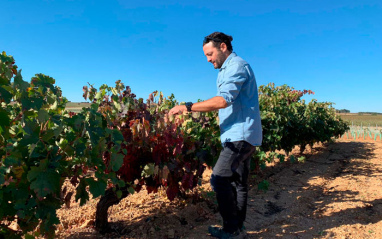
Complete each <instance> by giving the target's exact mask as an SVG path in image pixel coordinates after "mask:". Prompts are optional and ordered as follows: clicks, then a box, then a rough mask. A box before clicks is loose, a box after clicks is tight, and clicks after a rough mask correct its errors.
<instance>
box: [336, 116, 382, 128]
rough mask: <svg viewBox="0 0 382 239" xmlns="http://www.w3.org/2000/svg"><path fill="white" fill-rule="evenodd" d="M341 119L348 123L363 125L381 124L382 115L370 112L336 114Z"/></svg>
mask: <svg viewBox="0 0 382 239" xmlns="http://www.w3.org/2000/svg"><path fill="white" fill-rule="evenodd" d="M338 115H339V116H340V117H341V118H342V119H343V120H347V121H349V122H350V125H351V124H352V123H353V124H354V125H361V124H362V125H363V126H369V125H370V126H376V125H378V126H381V125H382V115H371V114H362V115H360V114H338Z"/></svg>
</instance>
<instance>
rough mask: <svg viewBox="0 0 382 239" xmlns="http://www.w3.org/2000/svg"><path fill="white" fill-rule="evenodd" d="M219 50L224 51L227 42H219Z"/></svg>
mask: <svg viewBox="0 0 382 239" xmlns="http://www.w3.org/2000/svg"><path fill="white" fill-rule="evenodd" d="M220 50H221V51H222V52H226V51H227V50H228V48H227V44H225V43H224V42H222V43H220Z"/></svg>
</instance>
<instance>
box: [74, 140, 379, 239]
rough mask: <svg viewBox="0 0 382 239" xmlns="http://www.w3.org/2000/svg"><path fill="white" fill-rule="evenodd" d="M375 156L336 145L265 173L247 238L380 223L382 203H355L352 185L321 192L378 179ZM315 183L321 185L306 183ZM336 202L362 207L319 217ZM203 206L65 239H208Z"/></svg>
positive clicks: (363, 146) (367, 149)
mask: <svg viewBox="0 0 382 239" xmlns="http://www.w3.org/2000/svg"><path fill="white" fill-rule="evenodd" d="M373 151H374V145H373V144H371V143H368V142H337V143H333V144H329V145H325V146H319V147H315V148H313V149H312V150H311V152H310V153H309V154H305V155H304V156H306V158H307V159H306V162H305V163H294V164H293V163H290V162H285V163H278V164H276V165H275V166H273V167H270V168H268V169H266V170H265V171H264V172H263V173H262V176H261V177H260V178H259V177H253V178H252V179H251V184H252V185H253V187H252V189H251V190H250V192H249V201H248V216H247V222H246V227H247V230H248V235H249V237H250V238H282V237H283V238H312V237H313V236H319V235H322V234H320V232H323V231H325V230H327V229H330V228H334V227H340V226H341V225H346V224H357V223H360V224H369V223H375V222H378V221H380V220H382V215H381V212H382V199H378V200H374V201H365V200H363V199H362V198H361V199H356V198H359V197H357V196H359V195H358V192H357V191H353V190H352V189H351V186H349V188H348V189H346V190H340V189H337V188H335V187H333V188H329V189H327V187H325V186H326V185H327V184H328V182H330V181H331V180H332V179H335V178H336V177H349V178H351V177H353V176H354V175H364V176H367V177H369V176H371V175H373V174H375V173H380V174H381V173H382V170H381V169H380V168H376V167H373V165H372V164H370V163H368V159H370V158H371V157H375V155H374V153H373ZM352 159H358V160H356V161H355V160H352ZM318 178H321V179H322V180H321V181H320V180H318V181H317V183H316V184H311V183H310V182H311V181H312V180H317V179H318ZM262 179H266V180H268V181H269V182H270V188H269V190H268V191H267V192H261V191H259V190H257V183H258V182H259V180H262ZM338 202H354V203H360V202H361V203H363V204H364V205H366V206H364V207H355V208H352V209H346V210H342V211H339V212H335V213H332V214H330V215H324V214H322V211H323V210H324V209H325V208H327V207H330V206H331V204H333V203H338ZM202 203H205V202H201V203H200V202H199V203H196V204H194V205H190V204H189V205H188V206H184V207H183V208H177V210H175V209H174V208H176V207H179V205H177V206H174V207H173V208H172V209H170V210H167V211H166V212H165V213H162V211H161V212H159V211H158V210H156V209H154V208H152V209H150V208H147V209H148V210H149V215H148V216H147V215H145V216H143V217H142V218H140V219H138V220H135V221H134V222H130V221H119V222H111V223H110V225H111V232H112V233H110V234H107V235H101V234H99V233H97V232H95V231H94V230H93V231H89V232H88V233H87V232H81V233H77V234H75V235H72V236H70V237H68V238H115V237H119V238H120V237H124V238H144V237H145V238H211V237H209V236H207V234H206V230H207V227H208V225H210V224H217V223H218V224H220V223H221V222H219V221H218V220H216V219H215V218H216V217H214V216H213V215H214V214H215V213H216V210H215V211H214V209H212V208H208V207H206V206H205V205H204V207H201V206H198V204H202ZM201 208H202V209H201ZM173 209H174V210H173ZM198 210H204V211H205V212H203V213H200V211H199V212H198ZM211 215H212V216H211ZM218 218H219V217H218ZM109 220H110V219H109ZM317 223H318V225H317ZM312 225H314V226H312ZM174 227H175V229H170V228H174ZM264 229H266V230H264ZM173 232H174V235H172V233H173ZM291 235H293V237H292V236H291ZM307 236H308V237H307Z"/></svg>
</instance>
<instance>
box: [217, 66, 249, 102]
mask: <svg viewBox="0 0 382 239" xmlns="http://www.w3.org/2000/svg"><path fill="white" fill-rule="evenodd" d="M228 69H229V70H228ZM228 69H226V70H225V71H224V73H223V76H222V79H221V81H220V85H219V86H218V94H217V95H218V96H221V97H223V98H224V99H225V101H226V102H227V106H230V105H232V103H233V102H234V101H235V100H236V97H237V96H238V95H239V92H240V90H241V87H242V86H243V84H244V82H245V81H246V79H247V72H246V70H245V67H244V66H243V64H240V63H236V62H235V63H233V64H232V65H230V67H229V68H228Z"/></svg>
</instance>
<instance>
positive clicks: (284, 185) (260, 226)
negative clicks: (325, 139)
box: [247, 142, 382, 238]
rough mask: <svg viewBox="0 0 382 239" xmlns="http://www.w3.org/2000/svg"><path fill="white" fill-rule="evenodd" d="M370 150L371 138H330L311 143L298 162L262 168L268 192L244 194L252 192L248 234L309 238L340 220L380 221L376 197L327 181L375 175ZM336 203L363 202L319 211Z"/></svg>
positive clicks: (378, 171) (381, 205)
mask: <svg viewBox="0 0 382 239" xmlns="http://www.w3.org/2000/svg"><path fill="white" fill-rule="evenodd" d="M374 150H375V146H374V144H372V143H368V142H338V143H333V144H330V145H327V146H324V147H320V148H315V149H314V150H313V152H312V153H311V154H310V155H305V156H306V157H307V160H306V162H305V163H303V164H289V165H287V166H285V165H282V164H278V165H276V166H275V167H274V168H272V169H271V170H272V171H274V170H275V171H276V172H277V173H276V174H274V173H273V172H265V174H267V173H268V174H269V175H270V176H269V177H267V176H266V178H267V180H269V181H270V185H271V187H270V189H269V190H268V192H266V193H263V195H262V196H261V197H259V192H258V191H256V190H252V192H250V198H251V197H252V198H255V199H252V201H253V202H252V203H250V206H249V210H250V211H251V212H252V214H251V215H249V217H247V219H248V220H249V221H248V224H247V225H248V227H247V228H248V230H249V235H250V237H251V238H313V237H316V236H317V237H319V236H325V230H327V229H331V228H335V227H341V226H342V225H354V224H362V225H367V224H369V223H377V222H379V221H381V220H382V215H381V214H382V199H376V200H373V201H367V200H365V199H364V198H363V197H362V196H361V195H359V193H358V191H360V189H359V188H357V190H355V188H354V186H353V185H351V184H349V185H338V187H337V186H331V184H330V183H331V182H332V181H333V180H334V179H335V178H337V177H341V178H343V179H349V180H352V179H353V177H354V176H355V175H357V176H365V177H372V176H373V175H374V174H379V175H381V174H382V170H381V168H378V167H375V165H373V164H372V163H370V162H369V159H371V158H373V157H376V155H375V154H374ZM355 159H356V160H355ZM345 182H346V181H345ZM349 182H350V181H349ZM366 187H368V185H367V184H365V188H366ZM353 189H354V190H353ZM339 203H347V204H349V203H350V204H354V205H363V206H362V207H359V206H358V207H357V206H355V207H352V208H351V209H345V210H338V209H337V210H333V211H335V212H334V213H329V214H328V213H324V211H326V210H327V209H329V211H331V210H330V209H331V208H332V207H336V206H334V204H336V205H338V204H339ZM261 204H262V205H263V206H261ZM259 206H260V207H259ZM329 236H330V235H329Z"/></svg>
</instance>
